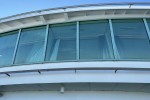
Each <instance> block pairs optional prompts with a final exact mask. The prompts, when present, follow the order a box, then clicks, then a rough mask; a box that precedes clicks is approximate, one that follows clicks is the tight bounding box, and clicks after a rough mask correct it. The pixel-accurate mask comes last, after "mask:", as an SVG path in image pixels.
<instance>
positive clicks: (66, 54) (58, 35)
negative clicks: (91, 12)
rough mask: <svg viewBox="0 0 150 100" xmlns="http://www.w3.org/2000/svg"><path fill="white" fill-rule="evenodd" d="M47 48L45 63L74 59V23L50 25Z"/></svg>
mask: <svg viewBox="0 0 150 100" xmlns="http://www.w3.org/2000/svg"><path fill="white" fill-rule="evenodd" d="M48 39H49V40H48V46H47V54H46V60H47V61H59V60H75V59H76V23H65V24H55V25H51V26H50V29H49V37H48Z"/></svg>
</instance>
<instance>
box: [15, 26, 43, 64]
mask: <svg viewBox="0 0 150 100" xmlns="http://www.w3.org/2000/svg"><path fill="white" fill-rule="evenodd" d="M45 34H46V27H45V26H42V27H36V28H29V29H24V30H22V32H21V36H20V41H19V45H18V50H17V54H16V60H15V63H17V64H22V63H33V62H40V61H43V60H44V43H45Z"/></svg>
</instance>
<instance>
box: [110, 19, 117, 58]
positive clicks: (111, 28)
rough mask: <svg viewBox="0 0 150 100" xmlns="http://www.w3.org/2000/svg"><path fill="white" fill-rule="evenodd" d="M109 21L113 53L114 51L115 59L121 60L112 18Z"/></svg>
mask: <svg viewBox="0 0 150 100" xmlns="http://www.w3.org/2000/svg"><path fill="white" fill-rule="evenodd" d="M108 21H109V27H110V34H111V41H112V46H113V53H114V57H115V58H114V59H115V60H119V53H118V50H117V46H116V42H115V37H114V30H113V25H112V20H111V19H108Z"/></svg>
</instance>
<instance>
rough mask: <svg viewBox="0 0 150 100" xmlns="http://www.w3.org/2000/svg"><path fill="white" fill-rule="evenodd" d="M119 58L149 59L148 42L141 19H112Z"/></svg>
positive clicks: (149, 44)
mask: <svg viewBox="0 0 150 100" xmlns="http://www.w3.org/2000/svg"><path fill="white" fill-rule="evenodd" d="M112 22H113V23H112V24H113V30H114V37H115V42H116V45H117V49H118V53H119V58H120V59H149V58H150V43H149V39H148V34H147V32H146V28H145V26H144V23H143V20H142V19H123V20H112Z"/></svg>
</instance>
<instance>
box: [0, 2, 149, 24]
mask: <svg viewBox="0 0 150 100" xmlns="http://www.w3.org/2000/svg"><path fill="white" fill-rule="evenodd" d="M104 6H105V7H106V6H107V8H109V9H111V6H127V7H129V8H134V6H138V7H139V8H140V7H141V8H143V7H145V9H147V6H149V7H148V8H149V9H150V2H118V3H98V4H84V5H75V6H65V7H57V8H49V9H42V10H36V11H30V12H25V13H21V14H16V15H12V16H8V17H4V18H0V23H1V22H3V20H6V19H12V18H13V17H19V16H22V15H28V14H29V15H30V14H34V13H39V14H42V12H45V11H53V10H60V9H62V10H64V11H65V10H66V9H71V8H74V9H75V8H80V9H81V8H86V7H104ZM136 8H137V7H136Z"/></svg>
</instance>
